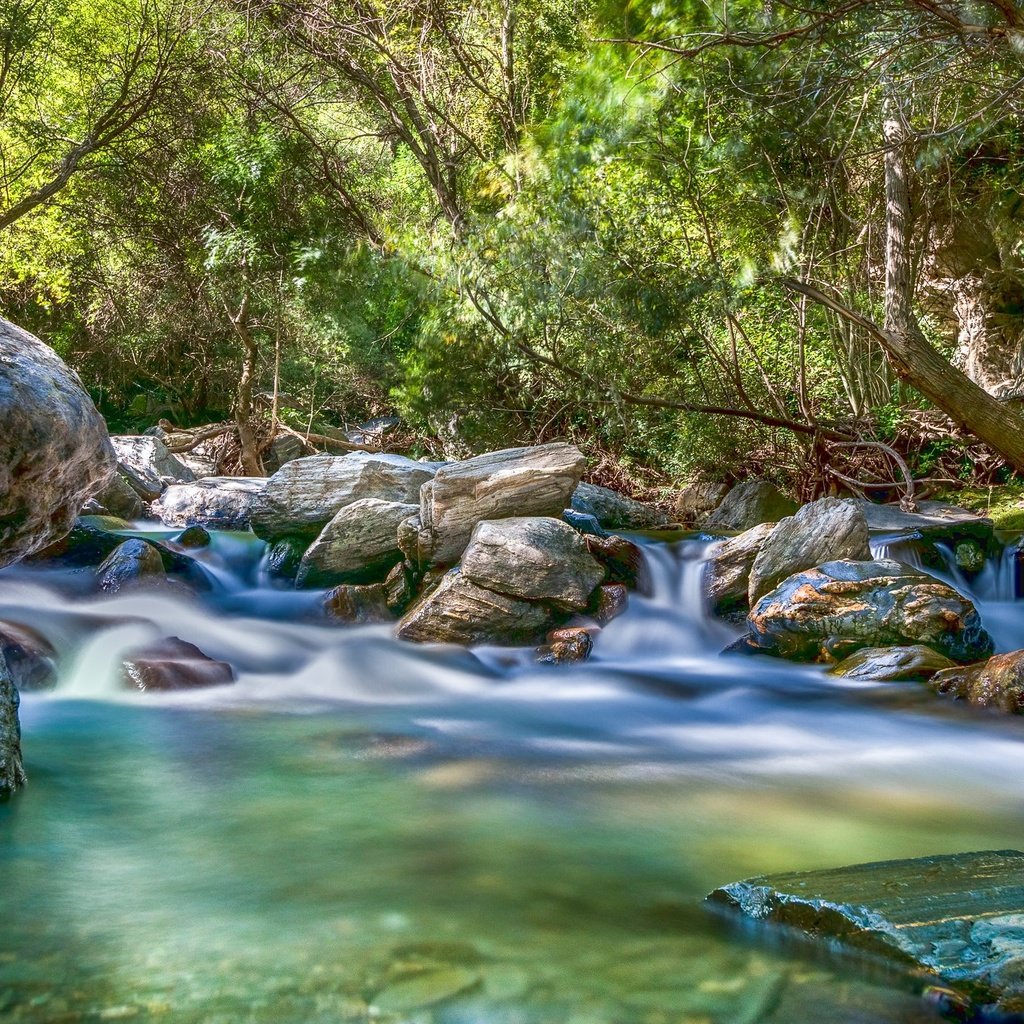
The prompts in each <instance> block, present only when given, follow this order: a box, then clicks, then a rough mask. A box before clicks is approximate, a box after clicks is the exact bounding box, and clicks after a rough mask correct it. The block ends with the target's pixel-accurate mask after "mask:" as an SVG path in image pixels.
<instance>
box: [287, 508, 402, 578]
mask: <svg viewBox="0 0 1024 1024" xmlns="http://www.w3.org/2000/svg"><path fill="white" fill-rule="evenodd" d="M415 511H416V506H415V505H409V504H404V503H403V502H400V501H381V500H380V499H379V498H360V499H359V501H354V502H352V504H351V505H346V506H345V507H344V508H342V509H339V510H338V512H337V514H336V515H335V516H334V518H333V519H332V520H331V521H330V522H329V523H328V524H327V525H326V526H325V527H324V528H323V530H322V531H321V533H320V536H319V537H317V539H316V540H315V541H313V543H312V544H311V545H310V547H309V549H308V550H307V551H306V553H305V554H304V555H303V556H302V560H301V562H300V563H299V571H298V574H297V576H296V580H295V582H296V583H297V584H298V585H299V586H300V587H302V586H305V587H331V586H334V585H335V584H338V583H368V582H372V581H374V580H380V579H383V577H384V576H385V574H386V573H387V572H388V570H389V569H391V568H392V567H393V566H394V565H396V564H397V563H398V562H400V561H401V560H402V552H401V551H400V550H399V548H398V525H399V523H401V522H402V521H403V520H405V519H408V518H409V517H410V516H411V515H413V514H414V513H415Z"/></svg>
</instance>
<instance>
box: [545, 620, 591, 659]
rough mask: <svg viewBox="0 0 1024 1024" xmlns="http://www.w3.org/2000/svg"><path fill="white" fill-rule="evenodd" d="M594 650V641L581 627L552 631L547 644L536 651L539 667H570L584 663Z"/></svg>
mask: <svg viewBox="0 0 1024 1024" xmlns="http://www.w3.org/2000/svg"><path fill="white" fill-rule="evenodd" d="M593 650H594V639H593V637H591V635H590V633H589V632H588V631H587V630H585V629H584V628H583V627H582V626H568V627H566V628H564V629H553V630H552V631H551V632H550V633H549V634H548V642H547V643H546V644H545V645H544V646H543V647H540V648H538V650H537V661H538V663H539V664H541V665H571V664H573V663H575V662H579V661H586V660H587V658H589V657H590V654H591V652H592V651H593Z"/></svg>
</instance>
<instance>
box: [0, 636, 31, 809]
mask: <svg viewBox="0 0 1024 1024" xmlns="http://www.w3.org/2000/svg"><path fill="white" fill-rule="evenodd" d="M18 704H19V697H18V688H17V687H16V686H15V685H14V680H13V678H12V676H11V672H10V669H9V668H8V667H7V663H6V662H5V660H4V658H3V657H2V656H0V801H4V800H9V799H10V797H11V796H12V795H13V794H14V792H15V791H16V790H18V789H20V788H21V787H22V786H24V785H25V782H26V781H27V780H26V778H25V768H24V766H23V764H22V761H21V725H20V723H19V722H18Z"/></svg>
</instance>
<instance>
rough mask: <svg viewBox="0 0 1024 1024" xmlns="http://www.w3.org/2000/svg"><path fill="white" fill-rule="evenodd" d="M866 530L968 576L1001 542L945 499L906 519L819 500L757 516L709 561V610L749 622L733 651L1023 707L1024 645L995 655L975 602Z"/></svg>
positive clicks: (1016, 709) (983, 703)
mask: <svg viewBox="0 0 1024 1024" xmlns="http://www.w3.org/2000/svg"><path fill="white" fill-rule="evenodd" d="M725 506H726V502H723V505H722V506H720V507H725ZM747 507H748V508H749V503H747ZM753 514H754V515H755V516H758V515H765V514H767V511H766V510H765V508H764V507H763V506H762V508H761V509H760V510H759V511H755V512H754V513H753ZM733 521H734V520H733ZM869 527H870V528H872V529H875V530H891V531H895V530H902V531H904V532H905V533H909V535H910V536H911V537H913V538H914V539H915V540H916V541H917V542H918V543H917V545H916V547H915V549H914V550H915V553H916V555H917V556H918V557H919V558H920V560H921V561H922V562H923V563H924V564H925V565H928V564H929V557H934V558H935V560H936V563H937V564H938V554H937V552H938V550H939V545H940V544H941V545H942V546H944V547H945V548H946V549H948V550H951V551H953V552H954V555H955V560H956V562H957V564H958V565H959V566H960V567H961V569H963V571H965V572H968V573H969V572H972V571H974V572H976V571H978V569H979V568H980V567H981V566H982V565H983V564H984V560H985V558H986V557H988V555H989V554H990V553H991V549H992V546H993V544H994V543H995V541H994V538H993V534H992V526H991V523H990V522H988V521H987V520H984V519H980V518H979V517H975V516H970V515H969V514H967V513H963V512H962V511H961V512H957V511H956V510H950V509H948V508H946V507H937V506H931V507H926V508H924V509H923V510H922V514H908V513H905V512H900V511H899V510H898V509H892V508H888V507H885V506H872V505H867V504H866V503H864V502H858V501H855V500H852V499H847V500H841V499H838V498H822V499H821V500H819V501H816V502H813V503H811V504H809V505H805V506H804V507H803V508H801V509H799V510H798V511H796V512H795V514H793V515H790V516H786V517H784V518H782V519H780V520H779V521H778V522H777V523H776V522H763V523H758V524H757V525H754V526H751V527H750V528H748V529H746V530H744V532H742V533H740V534H738V535H736V536H733V537H728V538H725V539H722V540H720V541H717V542H715V543H714V544H713V545H712V546H711V548H710V550H709V552H708V558H707V562H706V565H705V570H704V572H705V575H704V592H705V598H706V601H707V603H708V605H709V607H710V608H711V610H712V611H713V612H714V613H715V614H717V615H719V616H722V617H724V618H727V619H731V620H733V621H741V620H742V621H743V622H744V623H745V626H746V631H745V633H744V635H743V636H742V637H741V638H740V640H739V641H738V642H737V643H736V644H733V645H732V646H731V647H730V648H729V650H730V651H731V652H734V653H736V652H739V653H764V654H770V655H775V656H778V657H783V658H790V659H794V660H804V661H819V662H825V663H828V664H831V665H832V669H831V671H832V672H833V673H834V674H836V675H838V676H842V677H845V678H847V679H852V680H864V681H873V682H877V681H905V680H913V681H927V680H930V685H931V687H932V688H933V689H934V690H935V691H936V692H937V693H941V694H949V695H951V696H953V697H956V698H959V699H963V700H966V701H969V702H970V703H972V704H975V705H977V706H980V707H995V708H998V709H1000V710H1003V711H1007V712H1013V713H1018V714H1019V713H1024V651H1013V652H1010V653H1007V654H999V655H996V656H994V657H993V656H992V652H993V643H992V638H991V637H990V636H989V635H988V633H987V632H986V630H985V628H984V626H983V625H982V622H981V618H980V616H979V614H978V611H977V609H976V608H975V606H974V604H973V603H972V602H971V601H970V600H969V599H968V598H967V597H965V596H964V595H963V594H961V593H959V592H958V591H957V590H955V589H954V588H953V587H951V586H949V585H948V584H946V583H944V582H942V581H940V580H938V579H936V578H935V577H934V576H931V575H929V574H928V573H927V572H926V571H924V570H923V569H921V568H917V567H916V566H911V565H907V564H904V563H901V562H899V561H895V560H892V559H888V558H873V557H872V554H871V548H870V544H869ZM937 564H936V567H937Z"/></svg>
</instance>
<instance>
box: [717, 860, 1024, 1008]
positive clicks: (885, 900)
mask: <svg viewBox="0 0 1024 1024" xmlns="http://www.w3.org/2000/svg"><path fill="white" fill-rule="evenodd" d="M708 899H709V901H711V902H712V903H716V904H718V905H720V906H724V907H725V908H728V909H729V910H730V911H732V912H734V913H738V914H741V915H743V916H744V917H746V918H748V919H751V920H753V921H755V922H760V923H762V924H766V923H770V924H780V925H785V926H787V927H789V928H792V929H797V930H799V931H802V932H804V933H805V934H806V935H807V936H809V937H810V938H812V939H813V940H819V941H823V942H825V943H830V944H834V943H835V942H838V943H840V944H841V946H842V947H845V948H847V949H851V950H856V951H862V952H867V953H869V954H872V955H875V956H880V957H882V958H884V959H885V960H886V961H888V963H889V964H890V965H892V966H893V967H894V968H895V969H897V970H900V971H902V972H904V973H905V974H907V975H911V976H915V977H917V978H921V977H925V978H927V977H929V976H930V977H933V978H938V979H940V980H941V981H943V982H945V983H946V984H947V985H948V986H949V988H950V989H952V990H953V994H954V995H956V994H959V995H961V996H962V997H963V998H962V1000H961V1001H960V1002H961V1005H963V1004H965V1003H973V1004H974V1009H975V1010H979V1009H981V1008H983V1007H987V1008H989V1009H994V1010H996V1011H997V1012H1001V1013H1008V1014H1019V1013H1020V1012H1021V1011H1022V1010H1024V854H1021V853H1019V852H1017V851H1016V850H1000V851H985V852H981V853H960V854H953V855H950V856H938V857H921V858H918V859H915V860H902V861H883V862H879V863H874V864H859V865H855V866H853V867H846V868H837V869H835V870H828V871H808V872H794V873H790V874H780V875H771V876H766V877H761V878H751V879H747V880H746V881H743V882H735V883H733V884H731V885H726V886H723V887H722V888H721V889H716V890H715V891H714V892H713V893H711V895H710V896H709V897H708ZM1014 1019H1017V1018H1014Z"/></svg>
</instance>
